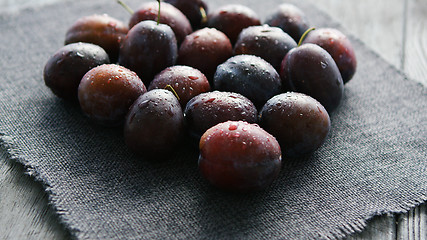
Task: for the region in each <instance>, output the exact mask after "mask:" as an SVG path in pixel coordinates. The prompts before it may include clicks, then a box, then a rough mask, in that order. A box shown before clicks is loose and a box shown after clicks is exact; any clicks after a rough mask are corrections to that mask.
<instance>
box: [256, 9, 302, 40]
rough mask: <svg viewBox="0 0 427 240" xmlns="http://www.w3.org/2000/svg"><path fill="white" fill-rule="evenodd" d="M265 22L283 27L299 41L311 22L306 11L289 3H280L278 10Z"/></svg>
mask: <svg viewBox="0 0 427 240" xmlns="http://www.w3.org/2000/svg"><path fill="white" fill-rule="evenodd" d="M264 23H265V24H268V25H270V26H272V27H279V28H281V29H282V30H283V31H284V32H286V33H287V34H289V35H290V36H291V37H292V38H293V39H294V40H295V42H298V41H299V40H300V38H301V36H302V35H303V34H304V32H305V31H306V30H307V29H308V28H309V23H308V20H307V17H306V16H305V14H304V12H303V11H301V9H299V8H298V7H297V6H295V5H293V4H289V3H282V4H280V5H279V6H278V8H277V10H276V11H275V12H274V13H273V14H271V15H270V16H269V17H268V18H267V19H266V21H265V22H264Z"/></svg>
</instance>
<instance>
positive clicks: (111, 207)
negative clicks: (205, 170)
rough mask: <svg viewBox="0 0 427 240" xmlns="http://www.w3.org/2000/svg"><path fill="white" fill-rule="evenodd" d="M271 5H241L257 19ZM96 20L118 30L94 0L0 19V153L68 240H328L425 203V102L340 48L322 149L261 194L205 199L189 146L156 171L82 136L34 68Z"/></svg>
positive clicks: (105, 135)
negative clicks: (346, 60)
mask: <svg viewBox="0 0 427 240" xmlns="http://www.w3.org/2000/svg"><path fill="white" fill-rule="evenodd" d="M127 2H129V3H130V5H131V7H134V8H136V7H137V6H138V4H139V2H138V1H127ZM225 3H228V1H225V0H220V1H209V6H210V7H211V8H212V9H213V8H215V7H218V6H220V5H223V4H225ZM279 3H281V1H279V0H265V1H255V0H246V1H244V4H245V5H247V6H248V7H250V8H252V9H254V10H256V11H257V12H258V13H259V16H260V17H261V18H265V16H266V15H267V14H269V13H270V12H271V10H272V9H275V6H277V5H278V4H279ZM298 6H299V7H301V8H302V9H303V10H304V11H305V12H306V14H307V15H308V16H309V19H310V21H311V23H312V24H313V25H314V26H318V27H326V26H329V27H338V28H339V25H338V24H337V23H336V22H333V21H332V20H331V19H330V18H329V17H328V16H327V15H325V14H324V13H322V12H319V11H318V10H317V9H314V8H312V7H311V6H310V5H308V4H306V3H304V2H301V1H299V2H298ZM104 12H105V13H108V14H110V15H111V16H114V17H116V18H119V19H121V20H123V21H126V22H127V19H128V18H129V15H127V12H125V11H124V10H123V9H121V8H120V7H119V6H118V5H116V3H115V1H100V0H95V1H66V2H62V3H59V4H55V5H50V6H45V7H43V9H27V10H23V11H21V12H19V13H3V14H2V15H0V30H1V37H0V52H1V58H0V66H1V74H0V136H1V143H2V145H3V147H4V148H7V150H8V152H9V157H10V158H13V159H15V160H17V161H20V162H21V163H23V164H24V165H25V166H26V167H27V169H28V172H29V173H30V174H32V175H34V176H35V177H36V179H37V180H39V181H40V182H41V183H42V184H43V185H44V186H45V188H46V191H48V192H49V195H50V203H51V204H52V206H53V207H54V208H55V210H56V211H57V213H58V214H59V215H60V216H59V219H60V220H61V221H62V222H63V223H64V225H65V226H66V227H67V228H68V229H69V230H70V231H71V233H72V235H73V236H74V237H76V238H77V239H139V238H160V239H165V238H167V239H171V238H172V239H174V238H180V239H181V238H182V239H248V238H251V239H278V238H286V239H298V238H299V239H303V238H304V239H305V238H312V239H334V238H339V237H343V236H346V235H347V234H349V233H352V232H354V231H358V230H361V229H362V228H363V227H364V226H365V225H366V220H368V219H369V218H371V217H372V216H374V215H377V214H384V213H396V212H403V211H407V210H408V209H409V208H410V207H413V206H415V205H417V204H420V203H422V202H424V201H425V200H427V185H426V182H427V174H426V172H427V171H426V166H427V142H426V139H427V134H426V133H427V132H426V126H427V124H426V123H427V115H426V109H427V99H426V89H425V87H423V86H421V85H419V84H417V83H415V82H413V81H411V80H409V79H407V78H406V77H405V76H404V75H402V74H401V73H400V72H399V71H397V70H396V69H395V68H394V67H392V66H391V65H389V64H388V63H386V62H385V61H384V60H382V59H381V58H380V57H378V56H377V55H376V54H375V53H373V52H372V51H371V50H370V49H369V48H368V47H367V46H364V45H363V44H362V43H361V42H360V41H358V40H357V39H355V38H353V37H352V38H351V40H352V42H353V44H354V47H355V50H356V52H357V57H358V62H359V66H358V70H357V73H356V75H355V77H354V78H353V79H352V80H351V81H350V82H349V83H348V84H346V86H345V97H344V100H343V103H342V105H341V106H340V108H339V109H338V110H337V111H336V112H334V113H333V114H332V115H331V121H332V130H331V132H330V135H329V137H328V139H327V141H326V143H325V144H324V145H323V146H322V147H321V148H320V149H319V150H318V151H316V152H315V153H314V154H313V155H312V156H311V157H309V158H307V159H299V160H293V161H287V160H285V161H284V165H283V169H282V171H281V174H280V177H279V179H277V180H276V181H275V182H274V184H273V185H272V186H271V187H270V188H268V189H267V190H266V191H262V192H259V193H254V194H246V195H239V194H230V193H224V192H222V191H219V190H217V189H215V188H212V187H211V186H210V185H209V184H208V183H207V182H206V181H205V180H204V179H202V177H201V176H200V174H199V172H198V169H197V158H198V150H197V148H194V146H193V145H189V146H185V147H182V148H181V149H180V150H179V151H177V152H176V153H175V154H173V155H171V158H170V159H168V160H167V161H163V162H159V163H153V162H147V161H144V160H143V159H141V157H138V156H135V155H133V154H132V153H130V152H129V150H128V149H127V148H126V146H125V144H124V140H123V136H122V129H120V128H105V127H102V126H98V125H96V124H94V123H92V122H91V121H90V120H88V119H87V118H86V117H85V116H83V114H82V113H81V111H80V109H79V107H78V106H76V105H73V104H71V103H67V102H65V101H62V100H60V99H58V98H57V97H55V96H54V95H53V94H52V93H51V92H50V90H49V89H48V88H47V87H46V86H45V85H44V82H43V77H42V71H43V67H44V64H45V63H46V61H47V59H48V58H49V56H50V55H52V54H53V53H54V52H55V51H56V50H57V49H59V48H60V47H61V46H62V45H63V41H64V37H65V32H66V30H67V28H68V27H69V26H70V25H71V24H72V23H73V22H74V21H75V20H76V19H77V18H79V17H82V16H85V15H90V14H94V13H104Z"/></svg>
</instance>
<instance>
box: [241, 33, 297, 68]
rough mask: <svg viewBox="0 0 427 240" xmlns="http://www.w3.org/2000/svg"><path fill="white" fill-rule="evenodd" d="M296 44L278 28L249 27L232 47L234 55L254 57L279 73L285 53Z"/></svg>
mask: <svg viewBox="0 0 427 240" xmlns="http://www.w3.org/2000/svg"><path fill="white" fill-rule="evenodd" d="M296 46H297V43H296V42H295V41H294V40H293V39H292V38H291V37H290V36H289V35H288V34H287V33H285V32H283V30H282V29H280V28H278V27H270V26H268V25H263V26H251V27H248V28H245V29H243V30H242V32H241V33H240V35H239V37H238V39H237V42H236V44H235V46H234V54H236V55H237V54H249V55H256V56H259V57H261V58H263V59H264V60H266V61H267V62H269V63H270V64H271V65H273V67H274V68H275V69H276V70H277V71H279V70H280V63H281V62H282V60H283V58H284V57H285V55H286V53H288V52H289V50H291V49H292V48H294V47H296Z"/></svg>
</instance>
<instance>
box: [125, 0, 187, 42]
mask: <svg viewBox="0 0 427 240" xmlns="http://www.w3.org/2000/svg"><path fill="white" fill-rule="evenodd" d="M160 4H161V6H160V23H162V24H166V25H168V26H170V27H171V28H172V30H173V32H174V33H175V37H176V41H177V43H178V45H180V44H181V43H182V41H184V38H185V36H187V35H188V34H190V33H191V32H193V29H192V27H191V24H190V21H189V20H188V19H187V17H186V16H185V15H184V14H183V13H182V12H181V11H180V10H179V9H177V8H176V7H175V6H173V5H172V4H169V3H167V2H163V1H162V2H161V3H160ZM158 11H159V3H158V2H155V1H151V2H146V3H143V4H142V5H141V6H140V7H139V9H138V10H137V11H135V13H134V14H132V16H131V18H130V20H129V29H131V28H132V27H134V26H135V25H136V24H137V23H139V22H141V21H146V20H152V21H157V17H158Z"/></svg>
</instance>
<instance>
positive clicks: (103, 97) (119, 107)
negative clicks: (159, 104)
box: [78, 64, 147, 126]
mask: <svg viewBox="0 0 427 240" xmlns="http://www.w3.org/2000/svg"><path fill="white" fill-rule="evenodd" d="M146 91H147V90H146V88H145V86H144V84H143V83H142V81H141V79H140V78H139V77H138V75H136V73H135V72H132V71H131V70H129V69H127V68H125V67H122V66H119V65H116V64H104V65H101V66H98V67H95V68H92V69H91V70H90V71H89V72H87V73H86V74H85V75H84V76H83V78H82V80H81V82H80V85H79V88H78V98H79V102H80V107H81V109H82V111H83V113H85V114H86V115H87V116H88V117H89V118H91V119H92V120H94V121H95V122H97V123H100V124H103V125H108V126H115V125H119V124H121V123H122V122H123V120H124V117H125V115H126V113H127V112H128V109H129V107H130V106H131V105H132V103H133V102H134V101H135V100H136V99H137V98H138V97H139V96H140V95H141V94H143V93H145V92H146Z"/></svg>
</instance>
